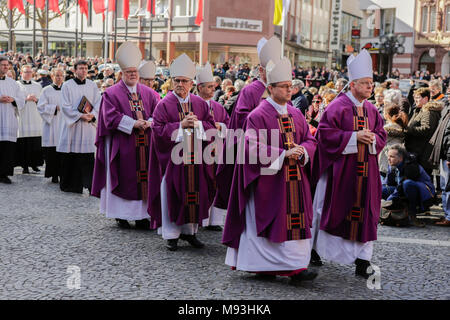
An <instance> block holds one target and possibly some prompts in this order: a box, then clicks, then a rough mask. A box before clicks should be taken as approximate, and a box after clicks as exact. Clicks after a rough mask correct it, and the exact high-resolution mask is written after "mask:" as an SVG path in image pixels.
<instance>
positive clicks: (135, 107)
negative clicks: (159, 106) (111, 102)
mask: <svg viewBox="0 0 450 320" xmlns="http://www.w3.org/2000/svg"><path fill="white" fill-rule="evenodd" d="M128 100H129V102H130V108H131V113H132V114H133V118H134V119H135V120H146V119H147V117H146V114H145V110H144V105H143V103H142V98H141V95H140V94H137V93H131V94H130V93H129V92H128ZM135 137H136V140H135V141H136V176H137V185H138V188H137V190H138V199H139V200H147V197H148V154H149V141H148V135H147V134H146V133H145V131H144V130H135Z"/></svg>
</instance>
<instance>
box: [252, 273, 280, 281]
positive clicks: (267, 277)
mask: <svg viewBox="0 0 450 320" xmlns="http://www.w3.org/2000/svg"><path fill="white" fill-rule="evenodd" d="M255 276H256V278H257V279H259V280H274V279H276V278H277V276H276V275H274V274H267V273H257V274H256V275H255Z"/></svg>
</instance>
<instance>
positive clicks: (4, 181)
mask: <svg viewBox="0 0 450 320" xmlns="http://www.w3.org/2000/svg"><path fill="white" fill-rule="evenodd" d="M0 182H1V183H5V184H11V183H12V181H11V179H10V178H8V177H7V176H4V177H0Z"/></svg>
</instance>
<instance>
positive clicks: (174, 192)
mask: <svg viewBox="0 0 450 320" xmlns="http://www.w3.org/2000/svg"><path fill="white" fill-rule="evenodd" d="M195 74H196V70H195V65H194V63H193V62H192V60H191V59H190V58H189V57H188V56H187V55H186V54H182V55H181V56H179V57H178V58H177V59H175V60H174V61H173V63H172V65H171V66H170V76H171V78H172V84H173V92H169V93H168V94H167V95H166V96H165V97H164V99H162V100H161V101H160V102H159V103H158V106H157V108H156V109H155V112H154V113H153V133H152V143H151V150H150V167H149V177H150V178H149V198H148V210H149V213H150V216H151V219H152V220H153V221H154V222H155V227H158V233H159V234H162V237H163V239H164V240H166V241H167V248H168V249H169V250H170V251H175V250H177V248H178V240H179V239H181V240H185V241H187V242H189V244H191V245H192V246H193V247H195V248H203V247H204V245H203V243H201V242H200V241H199V240H198V239H197V238H196V236H195V234H196V233H197V230H198V226H199V225H202V222H203V220H204V219H207V218H208V217H209V212H208V211H209V208H210V207H211V204H212V200H213V199H212V196H214V189H213V185H212V179H211V177H210V175H209V170H208V168H209V166H208V165H207V164H206V163H205V162H204V161H203V160H202V155H203V150H204V149H205V148H206V147H207V145H208V143H207V140H208V137H207V135H206V131H207V130H209V129H215V128H216V127H215V123H214V119H213V117H212V116H211V114H210V110H209V106H208V104H207V103H206V102H205V101H204V100H203V99H202V98H200V97H198V96H195V95H193V94H191V93H190V90H191V89H192V86H193V79H194V77H195Z"/></svg>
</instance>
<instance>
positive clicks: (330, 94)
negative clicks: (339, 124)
mask: <svg viewBox="0 0 450 320" xmlns="http://www.w3.org/2000/svg"><path fill="white" fill-rule="evenodd" d="M336 96H337V92H336V91H335V90H333V89H329V90H328V91H326V92H325V93H324V94H323V104H322V109H323V110H322V113H323V111H324V110H325V108H326V107H327V106H328V105H329V104H330V103H331V102H332V101H333V100H334V98H336ZM322 113H321V114H322Z"/></svg>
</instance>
